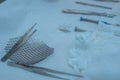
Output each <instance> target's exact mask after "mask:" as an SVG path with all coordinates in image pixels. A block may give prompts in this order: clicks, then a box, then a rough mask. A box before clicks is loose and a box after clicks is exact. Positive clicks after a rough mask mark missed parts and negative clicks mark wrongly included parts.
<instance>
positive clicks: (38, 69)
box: [8, 62, 83, 80]
mask: <svg viewBox="0 0 120 80" xmlns="http://www.w3.org/2000/svg"><path fill="white" fill-rule="evenodd" d="M8 65H10V66H13V67H18V68H21V69H24V70H27V71H30V72H34V73H37V74H40V75H44V76H48V77H52V78H58V79H62V80H69V79H67V78H63V77H59V76H57V75H54V74H64V75H69V76H75V77H80V78H82V77H83V76H81V75H76V74H71V73H66V72H62V71H57V70H53V69H48V68H43V67H35V66H28V65H20V64H17V63H14V62H8ZM51 73H52V74H51ZM53 73H54V74H53Z"/></svg>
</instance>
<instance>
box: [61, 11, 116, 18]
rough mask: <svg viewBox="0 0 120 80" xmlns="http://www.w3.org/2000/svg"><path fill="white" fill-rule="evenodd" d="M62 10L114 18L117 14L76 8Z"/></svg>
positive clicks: (68, 12)
mask: <svg viewBox="0 0 120 80" xmlns="http://www.w3.org/2000/svg"><path fill="white" fill-rule="evenodd" d="M62 12H63V13H67V14H83V15H94V16H103V17H109V18H113V17H115V16H116V15H114V14H108V13H99V12H93V11H86V10H76V9H65V10H63V11H62Z"/></svg>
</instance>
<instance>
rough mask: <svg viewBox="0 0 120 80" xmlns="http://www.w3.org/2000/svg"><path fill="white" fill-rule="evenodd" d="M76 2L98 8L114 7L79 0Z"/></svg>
mask: <svg viewBox="0 0 120 80" xmlns="http://www.w3.org/2000/svg"><path fill="white" fill-rule="evenodd" d="M76 4H81V5H87V6H92V7H98V8H103V9H110V10H111V9H112V8H111V7H106V6H102V5H97V4H90V3H85V2H80V1H77V2H76Z"/></svg>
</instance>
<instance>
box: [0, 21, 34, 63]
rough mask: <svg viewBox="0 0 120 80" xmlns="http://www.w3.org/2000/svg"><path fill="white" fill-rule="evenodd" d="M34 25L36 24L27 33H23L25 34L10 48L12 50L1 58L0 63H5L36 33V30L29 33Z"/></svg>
mask: <svg viewBox="0 0 120 80" xmlns="http://www.w3.org/2000/svg"><path fill="white" fill-rule="evenodd" d="M35 25H36V23H35V24H34V25H33V26H32V27H31V28H30V29H29V30H28V31H27V32H25V34H24V35H23V36H22V37H21V38H20V39H19V40H18V41H17V42H16V43H15V44H14V45H13V46H12V48H11V49H10V50H9V51H8V52H7V54H6V55H5V56H3V58H2V59H1V61H3V62H5V61H6V60H7V59H9V58H10V57H11V56H12V55H13V54H14V52H15V51H16V50H18V49H19V48H20V47H21V46H23V45H24V44H25V43H26V42H27V40H29V38H30V37H31V36H32V35H33V34H34V33H35V32H36V30H34V31H33V32H31V31H32V29H33V28H34V27H35Z"/></svg>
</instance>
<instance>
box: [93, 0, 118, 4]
mask: <svg viewBox="0 0 120 80" xmlns="http://www.w3.org/2000/svg"><path fill="white" fill-rule="evenodd" d="M95 1H101V2H114V3H118V2H120V0H95Z"/></svg>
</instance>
